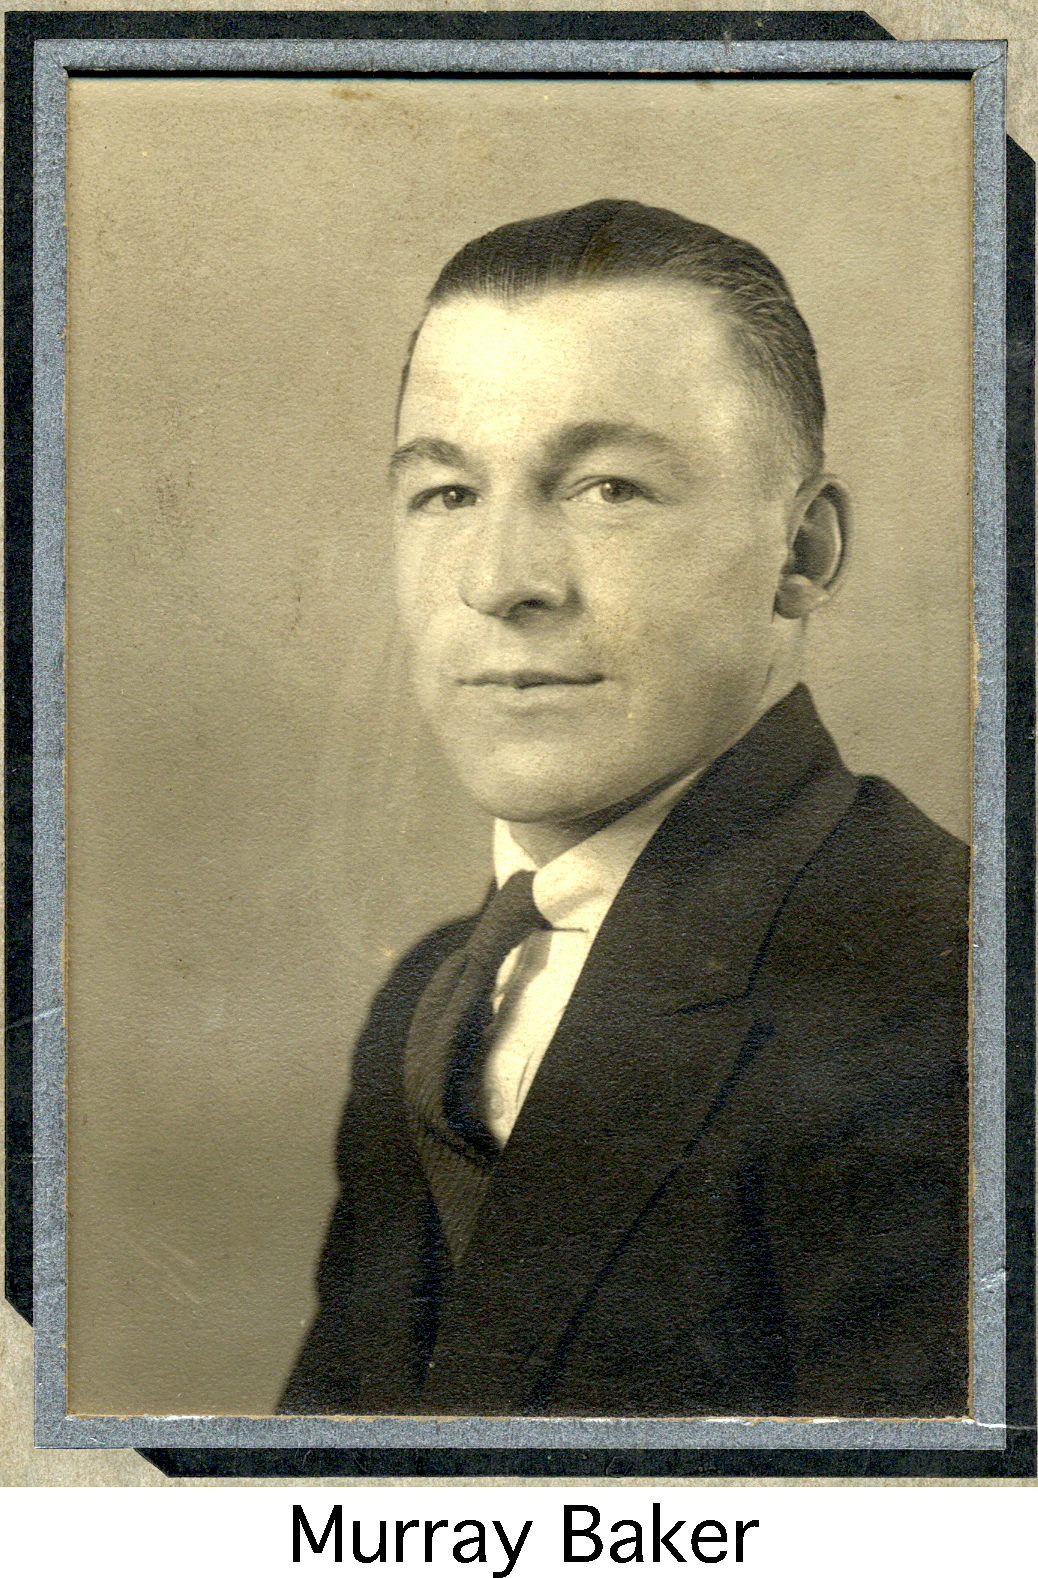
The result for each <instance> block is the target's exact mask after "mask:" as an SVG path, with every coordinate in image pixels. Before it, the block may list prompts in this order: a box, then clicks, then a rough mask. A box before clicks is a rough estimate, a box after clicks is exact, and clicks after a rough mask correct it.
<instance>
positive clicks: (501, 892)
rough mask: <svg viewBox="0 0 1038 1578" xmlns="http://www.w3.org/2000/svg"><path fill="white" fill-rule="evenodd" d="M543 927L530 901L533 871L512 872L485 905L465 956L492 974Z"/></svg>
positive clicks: (466, 947)
mask: <svg viewBox="0 0 1038 1578" xmlns="http://www.w3.org/2000/svg"><path fill="white" fill-rule="evenodd" d="M547 925H548V922H547V921H546V920H545V918H544V916H543V915H542V914H541V912H540V910H539V909H538V908H537V906H536V904H535V903H534V901H533V872H532V871H516V872H514V873H513V874H512V876H510V877H509V879H508V881H507V882H506V883H505V885H504V887H503V888H498V889H497V891H496V892H495V893H494V894H493V895H492V896H491V898H490V899H489V901H488V903H487V904H486V905H485V907H484V909H483V913H482V914H481V915H480V917H479V920H478V921H477V923H476V929H475V931H474V932H473V933H472V936H471V937H470V938H469V940H468V942H467V943H466V944H465V953H466V954H468V956H469V957H470V958H475V959H478V961H479V963H480V964H481V965H483V967H484V968H485V969H487V970H494V971H496V970H497V969H498V967H499V966H500V965H501V963H502V962H503V961H504V960H505V959H506V958H507V956H508V955H509V954H510V953H511V951H512V949H513V948H517V947H518V946H519V944H520V943H521V942H522V941H523V940H524V939H525V938H526V937H528V936H529V934H530V932H532V931H538V930H543V929H545V928H547Z"/></svg>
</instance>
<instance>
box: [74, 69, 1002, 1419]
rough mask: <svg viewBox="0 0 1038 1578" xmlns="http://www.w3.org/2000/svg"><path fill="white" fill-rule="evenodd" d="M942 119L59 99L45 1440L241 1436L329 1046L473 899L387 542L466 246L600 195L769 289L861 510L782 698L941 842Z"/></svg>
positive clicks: (948, 281) (627, 101)
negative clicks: (841, 580) (59, 790)
mask: <svg viewBox="0 0 1038 1578" xmlns="http://www.w3.org/2000/svg"><path fill="white" fill-rule="evenodd" d="M970 113H971V102H970V89H969V86H968V84H963V83H959V82H909V81H905V80H901V81H892V82H860V83H855V82H824V81H807V80H803V81H795V80H793V81H788V82H751V81H738V80H735V81H717V82H703V83H689V82H684V83H682V82H652V81H644V82H637V81H624V82H614V83H589V82H551V81H530V82H445V81H406V80H399V81H393V80H382V81H378V80H362V79H351V80H342V81H333V80H329V79H323V80H297V79H284V80H277V79H250V80H244V79H240V80H233V79H194V80H191V79H181V80H176V79H173V80H158V79H103V78H99V79H93V80H91V79H74V80H73V81H72V83H71V84H70V92H69V138H68V285H69V297H68V299H69V334H68V357H69V361H68V366H69V379H68V653H69V657H68V759H69V766H68V882H69V903H68V977H67V979H68V1045H69V1075H68V1095H69V1137H68V1148H69V1191H68V1205H69V1230H68V1322H69V1324H68V1375H69V1405H70V1409H71V1411H73V1412H78V1413H88V1414H89V1413H116V1414H126V1413H159V1414H165V1413H171V1414H184V1413H228V1414H235V1413H264V1412H269V1411H270V1410H271V1409H272V1408H273V1406H274V1403H275V1401H276V1398H277V1396H278V1392H279V1389H280V1387H281V1385H282V1382H283V1380H284V1377H285V1374H286V1371H287V1369H288V1368H289V1366H290V1364H291V1362H292V1360H293V1357H294V1354H295V1351H296V1348H297V1346H298V1344H299V1342H300V1340H301V1337H302V1335H303V1331H304V1329H305V1327H306V1325H307V1323H308V1321H309V1318H310V1315H311V1312H312V1294H311V1273H312V1267H313V1262H314V1259H315V1257H316V1254H317V1251H318V1249H319V1246H320V1242H321V1238H322V1235H323V1231H324V1227H325V1223H326V1218H327V1214H328V1212H329V1210H330V1208H331V1204H332V1201H333V1196H334V1180H333V1176H332V1170H331V1151H332V1143H333V1137H334V1131H335V1127H336V1124H337V1120H338V1115H339V1111H340V1108H341V1104H342V1099H343V1095H344V1093H345V1090H346V1087H347V1082H348V1073H349V1057H350V1047H351V1043H352V1039H353V1036H354V1034H355V1032H356V1030H357V1028H358V1026H359V1023H360V1021H361V1020H362V1017H363V1015H364V1012H365V1008H366V1005H367V1002H368V1000H369V999H370V996H371V994H372V992H373V991H374V989H375V987H376V986H377V985H378V983H379V982H380V980H381V979H382V978H383V976H384V975H385V973H386V972H387V970H388V968H389V966H390V964H391V962H392V961H393V960H395V959H396V958H397V957H398V956H399V954H400V953H401V952H402V951H403V949H404V948H405V947H407V946H408V945H409V944H410V943H411V942H412V941H414V940H415V938H416V937H417V936H418V935H419V934H420V933H421V932H422V931H423V930H425V929H428V928H429V927H430V926H432V925H433V924H436V923H437V922H439V921H441V920H443V919H445V918H447V917H449V916H451V915H456V914H459V913H461V912H463V911H465V910H466V909H467V908H471V906H472V905H473V903H474V902H476V901H478V899H479V897H480V896H481V893H482V891H483V889H484V887H485V884H486V882H487V879H488V875H489V869H490V868H489V859H488V851H487V841H486V824H485V822H484V820H483V819H482V818H481V817H480V816H479V815H478V814H477V813H476V812H475V811H474V810H472V809H470V808H469V807H468V806H467V805H466V803H465V802H464V799H463V796H462V795H461V793H460V791H457V790H456V789H455V787H454V785H453V782H452V780H451V777H450V775H449V773H448V771H447V769H446V768H445V767H444V766H443V765H442V764H441V762H440V760H439V758H438V756H437V753H436V750H435V748H434V747H433V745H432V744H431V742H430V740H429V738H428V737H427V735H426V733H425V732H424V729H423V727H422V725H421V724H420V722H419V721H418V719H417V717H416V714H415V712H414V710H413V707H412V704H411V702H410V700H409V699H408V696H407V692H406V686H405V666H404V662H403V654H402V648H401V643H400V640H399V637H398V634H397V632H396V630H395V628H394V622H393V614H392V604H391V598H390V591H389V584H388V574H387V565H388V551H387V549H388V544H387V527H386V510H385V506H384V499H385V483H384V475H385V463H386V457H387V454H388V451H389V448H390V446H391V426H392V415H393V406H394V400H395V395H396V387H397V380H398V375H399V367H400V362H401V359H402V356H403V352H404V349H405V346H406V342H407V337H408V335H409V333H410V331H411V329H412V328H413V326H414V324H415V322H416V320H417V318H418V316H419V313H420V310H421V304H422V299H423V296H424V293H425V291H426V289H427V288H428V286H429V285H430V284H431V282H432V280H433V278H434V277H435V275H436V273H437V271H438V269H439V267H440V266H441V264H442V263H443V262H444V261H445V260H446V258H447V257H448V256H449V255H450V254H451V253H452V252H453V251H454V250H455V249H456V248H457V247H458V246H459V245H460V244H461V243H463V242H464V241H466V240H468V239H470V238H471V237H472V236H474V235H476V234H478V233H480V232H481V231H483V230H486V229H488V228H490V227H492V226H494V225H497V224H501V223H503V222H505V221H507V220H509V219H514V218H518V217H521V216H524V215H529V214H533V213H538V212H543V211H546V210H548V209H551V208H559V207H564V206H568V205H571V204H575V203H580V202H584V201H586V200H588V199H591V198H595V197H601V196H625V197H634V198H638V199H640V200H642V201H645V202H649V203H654V204H661V205H664V206H667V207H671V208H675V209H678V210H679V211H680V212H682V213H685V214H688V215H690V216H692V217H694V218H698V219H702V220H705V221H707V222H709V223H711V224H714V225H718V226H720V227H721V228H723V229H726V230H730V231H732V232H734V233H736V234H738V235H745V236H746V237H748V238H749V239H750V240H752V241H754V242H756V243H757V244H758V245H759V246H761V247H762V248H763V249H764V250H765V251H766V252H767V253H768V254H769V256H770V257H771V258H772V259H773V260H774V261H775V262H776V263H777V264H778V265H779V267H780V268H781V269H782V270H783V271H784V273H785V274H786V277H787V279H788V280H789V283H790V285H791V287H792V289H793V293H794V295H795V296H796V298H797V301H798V304H799V305H800V307H801V310H802V311H803V313H804V315H805V317H806V318H807V321H808V323H809V324H810V326H811V328H812V331H813V333H814V335H815V338H816V341H817V343H818V346H819V351H820V356H821V362H822V372H823V377H824V380H825V386H826V393H827V397H828V401H829V406H830V426H829V455H830V464H831V466H832V468H833V469H835V470H838V471H839V472H840V473H841V474H842V475H843V477H844V478H845V480H846V481H847V482H848V483H849V485H850V486H851V488H852V490H853V493H854V496H855V499H856V502H857V521H858V536H857V546H856V553H855V557H854V562H853V566H852V573H851V575H850V578H849V581H848V583H847V585H846V587H845V589H844V591H843V592H842V593H841V595H840V597H839V598H838V599H837V601H836V603H835V604H834V605H833V607H832V608H831V609H830V610H829V611H828V612H827V613H826V614H825V616H824V617H823V618H821V619H819V621H818V622H817V626H816V628H815V629H814V631H813V634H812V641H811V647H812V655H811V659H810V670H809V674H808V679H809V682H810V684H811V687H812V690H813V692H814V695H815V699H816V701H817V703H818V705H819V709H820V711H821V713H822V716H823V718H824V719H825V721H826V722H827V723H828V725H829V727H830V729H831V730H832V732H833V733H834V734H835V736H836V738H837V740H838V742H839V744H840V745H841V748H842V749H843V751H844V754H845V757H846V759H847V761H848V763H849V765H850V766H851V767H853V768H855V769H856V770H859V771H870V772H878V773H880V774H882V775H883V776H886V777H889V778H890V779H892V780H893V782H895V783H896V784H897V785H898V786H899V787H900V788H901V789H903V790H904V791H905V792H906V793H907V794H908V795H909V796H910V797H911V798H912V799H914V800H915V801H916V802H917V803H918V804H919V805H921V806H922V808H923V809H924V810H925V811H926V812H927V813H928V814H929V815H930V816H932V817H934V818H935V819H936V820H937V821H939V822H941V823H943V824H944V825H945V826H946V827H948V828H950V829H952V830H953V831H954V832H956V833H958V834H960V835H963V836H966V835H968V827H969V688H970V667H969V665H970V629H969V621H968V607H969V603H968V598H969V585H970V580H969V507H970V495H969V376H970V343H969V337H970V289H969V268H970V247H971V236H970V214H971V188H970Z"/></svg>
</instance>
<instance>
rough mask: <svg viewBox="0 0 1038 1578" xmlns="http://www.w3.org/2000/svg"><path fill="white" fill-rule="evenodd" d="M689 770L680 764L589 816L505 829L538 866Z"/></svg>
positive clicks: (637, 804)
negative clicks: (625, 797)
mask: <svg viewBox="0 0 1038 1578" xmlns="http://www.w3.org/2000/svg"><path fill="white" fill-rule="evenodd" d="M691 770H692V769H691V768H688V767H682V768H681V769H680V770H679V771H678V772H675V773H672V774H671V775H670V776H669V777H667V778H663V779H660V780H659V781H658V782H657V783H651V784H647V785H646V787H645V788H644V789H639V791H638V793H637V794H633V795H630V796H629V797H628V798H627V799H626V800H621V801H619V803H618V804H616V805H611V806H609V807H608V808H607V809H606V810H604V811H596V812H593V813H592V814H591V815H590V816H584V817H575V818H574V819H573V820H572V821H554V822H509V824H508V831H509V832H510V833H511V835H512V837H513V838H514V839H515V841H516V843H517V844H518V845H519V847H520V849H524V850H525V851H526V853H527V854H528V855H529V857H530V859H531V860H533V861H535V862H536V864H537V866H538V868H540V867H541V866H546V865H547V864H548V862H549V860H554V859H555V858H556V856H558V855H562V854H565V852H566V850H567V849H572V848H573V846H574V844H582V843H583V842H584V840H585V838H590V837H591V836H592V835H593V834H594V833H600V832H601V831H602V829H603V828H604V827H608V826H609V824H610V823H611V822H616V821H619V819H620V817H622V816H626V815H627V813H628V812H629V811H633V810H635V809H636V807H638V806H640V805H644V804H645V803H646V801H647V800H651V799H652V798H653V796H654V795H657V794H660V793H661V792H662V791H663V790H664V789H667V788H669V787H670V785H671V784H674V783H677V782H678V780H679V779H680V778H684V777H685V776H686V774H687V773H689V772H690V771H691Z"/></svg>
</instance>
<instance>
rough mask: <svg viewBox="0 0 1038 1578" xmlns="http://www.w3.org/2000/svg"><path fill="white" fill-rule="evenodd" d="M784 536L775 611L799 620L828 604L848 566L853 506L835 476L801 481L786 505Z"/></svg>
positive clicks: (781, 615)
mask: <svg viewBox="0 0 1038 1578" xmlns="http://www.w3.org/2000/svg"><path fill="white" fill-rule="evenodd" d="M788 532H789V538H788V540H789V555H788V557H787V559H786V562H785V564H784V565H783V566H782V574H781V575H780V577H779V584H778V589H777V591H776V593H775V612H776V614H778V615H779V616H780V618H782V619H803V618H805V617H806V615H808V614H811V613H814V611H815V609H817V608H821V607H822V606H823V605H824V604H825V603H827V602H828V601H829V599H830V598H831V597H832V595H833V593H834V592H835V591H836V588H837V586H838V585H839V583H840V581H841V580H842V579H843V573H844V570H845V569H846V567H847V555H848V549H849V546H850V537H851V503H850V496H849V494H848V492H847V489H846V488H845V487H844V485H843V483H842V482H841V481H840V480H839V478H838V477H832V476H829V475H828V474H827V473H823V474H822V475H821V476H817V477H813V478H812V480H811V481H810V482H805V483H804V485H803V487H801V488H800V490H799V492H798V493H797V495H796V498H795V499H794V500H793V503H792V506H791V507H790V512H789V527H788Z"/></svg>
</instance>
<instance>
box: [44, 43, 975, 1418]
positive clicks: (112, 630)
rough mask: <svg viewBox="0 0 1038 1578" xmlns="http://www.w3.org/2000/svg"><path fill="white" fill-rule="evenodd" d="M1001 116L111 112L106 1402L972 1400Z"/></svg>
mask: <svg viewBox="0 0 1038 1578" xmlns="http://www.w3.org/2000/svg"><path fill="white" fill-rule="evenodd" d="M972 117H973V108H972V99H971V87H970V83H969V81H968V80H965V79H955V78H948V79H946V80H937V79H932V78H931V79H928V78H924V77H918V78H907V77H902V78H896V77H891V78H890V79H888V80H883V79H878V78H877V79H872V80H865V79H855V78H833V79H827V78H825V77H821V76H812V77H809V76H805V77H803V78H796V77H789V78H781V79H779V78H771V79H769V78H766V77H764V78H738V77H733V78H730V79H726V78H720V77H707V78H702V79H694V78H685V79H681V78H677V77H674V78H664V77H660V78H655V79H654V78H651V77H646V78H642V79H639V78H637V77H634V76H631V77H623V78H617V79H615V80H608V81H607V80H594V79H588V80H580V79H579V78H547V77H543V78H542V77H536V76H531V77H527V78H523V77H514V78H487V79H484V80H459V79H447V78H437V77H435V76H430V77H428V78H426V79H422V78H420V77H412V78H407V79H405V78H402V77H401V78H394V77H392V76H385V77H377V76H369V77H362V76H350V75H348V74H344V75H342V76H341V77H306V76H296V77H288V76H285V77H277V76H275V75H271V76H269V77H259V76H256V77H237V78H235V77H230V76H228V77H219V76H209V77H201V76H197V77H179V78H178V77H169V78H165V79H164V78H161V77H154V76H151V77H149V76H146V75H139V76H129V75H127V76H117V75H111V76H103V75H101V76H96V77H91V76H89V75H80V76H74V77H71V78H70V79H69V88H68V100H67V134H66V135H67V184H66V224H67V280H68V285H67V290H68V296H67V300H68V329H67V383H66V443H67V462H66V463H67V539H66V570H67V631H68V665H67V678H66V707H67V752H68V754H67V774H66V794H67V799H66V819H67V821H66V826H67V834H66V839H67V861H68V867H67V869H68V901H67V909H66V931H65V948H66V953H65V961H66V975H65V990H66V1015H67V1040H68V1052H67V1103H68V1108H67V1110H68V1118H67V1170H68V1190H67V1359H66V1364H67V1369H66V1397H67V1411H68V1414H69V1415H70V1416H80V1417H85V1416H105V1417H108V1416H127V1415H133V1416H139V1415H146V1416H160V1417H168V1416H171V1415H177V1416H183V1415H191V1416H212V1417H216V1418H221V1417H225V1416H232V1417H237V1418H240V1417H242V1416H260V1417H266V1416H273V1415H278V1416H279V1417H280V1418H282V1419H289V1418H295V1419H299V1418H302V1417H304V1416H305V1417H306V1418H307V1419H318V1420H319V1419H322V1418H325V1419H327V1418H331V1419H338V1418H345V1419H355V1418H357V1417H361V1416H362V1417H365V1418H370V1417H374V1418H376V1419H378V1418H384V1419H387V1420H392V1419H403V1420H407V1419H408V1418H410V1417H412V1416H421V1415H426V1416H429V1415H433V1416H435V1417H437V1418H439V1417H442V1416H446V1417H449V1416H452V1415H455V1416H459V1417H473V1418H477V1419H478V1418H480V1417H481V1416H488V1417H490V1418H497V1419H509V1418H513V1417H515V1418H524V1417H526V1418H531V1417H532V1418H538V1419H540V1418H543V1419H547V1420H555V1419H559V1420H565V1419H578V1420H579V1419H598V1418H617V1419H631V1420H639V1419H649V1420H658V1419H671V1420H686V1419H692V1420H697V1419H713V1418H717V1417H721V1418H735V1419H748V1418H756V1417H766V1418H770V1419H774V1420H814V1419H818V1418H821V1417H826V1418H839V1419H847V1420H862V1419H878V1420H886V1421H898V1420H903V1419H910V1420H929V1421H937V1420H947V1419H966V1418H969V1417H970V1415H971V1413H972V1402H973V1393H972V1385H973V1376H972V1358H971V1303H970V1300H971V1293H970V1280H969V1279H970V1266H969V1256H970V1194H969V1167H970V1152H969V1113H970V1083H969V1081H970V1065H969V1056H970V1046H969V1020H968V992H969V952H968V950H969V863H968V846H969V844H970V842H971V810H972V806H971V783H972V779H971V772H972V746H971V742H972V704H973V691H974V684H975V679H974V674H975V656H976V654H975V646H974V630H973V623H972V617H971V587H972V581H971V574H972V561H971V548H972V538H971V530H972V519H973V516H972V508H973V497H972V492H971V432H972V428H971V422H972V409H971V392H972V381H971V380H972V360H971V357H972V339H971V336H972V309H973V296H972V291H971V259H972V256H973V201H974V192H973V183H972V172H971V146H972V137H973V118H972ZM688 369H694V375H693V374H692V373H690V372H689V371H688ZM524 874H525V875H524ZM506 890H507V891H508V892H510V893H511V894H512V895H513V897H514V896H515V895H517V894H518V895H519V898H520V899H521V904H519V901H518V900H516V902H514V903H513V904H512V907H511V910H510V911H509V912H508V913H507V914H504V918H503V920H502V919H501V911H500V904H499V900H500V899H501V898H503V897H504V896H505V894H506ZM531 904H532V905H533V906H534V907H533V909H531V908H530V906H531ZM582 906H583V907H582ZM517 916H518V919H517ZM476 917H480V919H479V920H477V919H476ZM491 933H493V934H494V936H493V939H492V941H487V939H488V938H490V935H491ZM481 950H485V951H481ZM318 1272H320V1279H319V1287H318V1284H317V1282H315V1277H317V1274H318Z"/></svg>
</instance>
